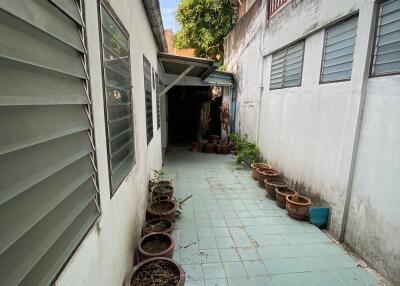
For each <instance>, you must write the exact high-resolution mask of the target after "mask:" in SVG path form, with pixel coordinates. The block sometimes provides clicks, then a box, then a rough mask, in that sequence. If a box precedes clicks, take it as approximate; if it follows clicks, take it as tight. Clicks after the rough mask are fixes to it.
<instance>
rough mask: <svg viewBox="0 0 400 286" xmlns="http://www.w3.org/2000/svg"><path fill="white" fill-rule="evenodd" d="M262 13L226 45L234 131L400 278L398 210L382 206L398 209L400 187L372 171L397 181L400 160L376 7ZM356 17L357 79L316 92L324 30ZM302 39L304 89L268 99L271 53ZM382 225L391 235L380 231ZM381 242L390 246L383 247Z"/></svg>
mask: <svg viewBox="0 0 400 286" xmlns="http://www.w3.org/2000/svg"><path fill="white" fill-rule="evenodd" d="M265 5H266V4H265V3H262V5H260V6H259V7H258V8H257V10H256V11H251V10H250V12H251V13H252V14H251V16H252V17H251V18H250V19H248V18H245V17H246V16H245V17H244V18H243V19H245V20H244V22H243V23H239V25H238V27H237V29H235V30H233V31H232V32H231V34H230V35H229V36H228V38H227V39H226V41H225V47H226V55H225V58H226V60H227V67H228V71H230V72H234V73H235V77H236V80H237V81H238V83H237V84H238V99H237V105H238V106H237V120H236V130H238V131H239V132H240V133H245V134H248V135H249V137H250V139H251V140H253V141H255V142H257V144H258V145H259V146H260V147H261V150H262V155H263V157H265V158H266V159H267V160H268V161H269V162H270V163H272V165H273V166H274V167H275V168H277V169H278V170H280V171H281V172H283V174H284V175H285V176H286V177H287V178H288V179H289V180H291V181H292V183H293V184H294V185H295V186H296V188H297V189H299V190H301V191H302V192H303V193H306V194H308V195H310V196H311V197H312V198H313V199H314V202H316V203H317V204H318V205H327V206H330V207H331V211H332V214H331V217H330V227H329V229H330V231H331V233H332V234H333V235H334V236H335V237H337V238H339V236H340V235H341V234H343V233H342V230H343V229H344V226H345V225H346V235H345V240H346V242H348V243H349V245H350V246H351V247H353V248H354V249H355V250H356V251H357V252H358V253H359V254H361V255H362V256H363V257H364V258H365V259H366V260H367V261H368V262H369V263H371V265H372V266H373V267H375V268H376V269H378V270H379V271H381V272H382V273H385V274H386V275H387V276H389V277H390V278H391V279H392V280H394V279H399V270H398V269H400V259H399V256H400V255H399V251H400V247H398V246H397V245H396V238H397V240H398V238H399V237H400V236H399V225H400V223H399V220H398V219H397V218H398V216H396V214H398V212H399V211H398V210H396V209H394V207H393V204H394V203H391V204H387V205H386V201H385V200H383V199H382V198H380V196H379V197H378V194H377V191H376V189H377V188H378V186H382V185H383V186H384V189H385V191H386V192H385V195H386V194H387V195H388V196H389V197H391V199H392V200H393V201H395V202H397V204H399V202H400V194H399V193H398V192H397V193H396V192H395V191H394V188H395V187H394V186H396V185H398V184H399V183H400V179H399V178H398V176H397V177H395V176H394V175H390V179H389V180H386V178H385V177H384V174H385V173H384V172H383V171H378V169H379V168H380V166H379V164H376V162H377V161H379V162H381V163H382V164H381V166H382V165H383V170H385V172H386V171H389V173H390V174H395V173H396V174H398V173H399V172H400V167H399V163H398V160H397V161H396V157H395V156H397V159H398V156H399V151H398V149H397V153H396V152H395V151H394V148H395V147H394V146H399V144H398V143H399V141H398V140H399V135H398V134H394V131H392V132H390V131H391V130H399V125H400V120H397V119H398V113H397V114H396V113H394V110H399V108H400V102H399V97H398V96H400V94H399V89H400V85H399V80H400V79H399V78H400V76H392V77H383V78H379V79H377V78H374V79H369V78H368V69H369V59H370V53H371V49H370V47H371V45H370V43H371V41H372V38H373V35H372V34H371V33H370V31H371V27H372V25H373V18H374V17H373V8H374V1H372V0H365V1H345V0H340V1H329V0H320V1H312V0H302V1H300V0H293V1H291V2H290V3H289V4H288V5H287V6H286V7H285V8H284V9H282V11H280V12H279V13H278V14H277V15H275V16H273V17H272V18H271V19H270V21H267V17H266V9H265V8H266V7H265ZM357 12H359V20H358V30H357V42H356V47H355V53H354V61H353V72H352V79H351V80H350V81H347V82H337V83H329V84H319V76H320V67H321V59H322V52H323V40H324V27H326V26H327V25H329V24H331V23H334V22H336V21H339V20H341V19H343V18H345V17H347V16H350V15H352V14H354V13H357ZM301 39H305V55H304V65H303V76H302V84H301V86H300V87H292V88H285V89H280V90H269V80H270V70H271V60H272V55H271V53H273V52H274V51H276V50H278V49H280V48H282V47H284V46H287V45H289V44H290V43H293V42H295V41H298V40H301ZM396 91H397V95H398V96H397V97H396V96H395V95H394V93H396ZM382 94H385V97H383V98H382V97H381V96H382ZM364 96H365V97H366V105H365V110H364V113H365V116H364V120H365V121H366V122H365V121H362V124H361V138H360V141H359V146H360V148H359V151H358V153H357V154H356V153H354V150H355V149H357V148H356V147H357V146H358V144H357V142H358V141H357V133H358V130H359V129H358V126H360V122H361V121H360V120H359V116H358V115H359V111H360V110H362V109H363V105H362V102H363V98H364ZM386 98H387V99H386ZM360 103H361V104H360ZM378 111H379V112H378ZM388 115H391V116H392V117H393V118H392V120H388V121H387V123H389V125H388V126H384V130H387V131H386V132H382V130H381V129H382V128H383V126H382V125H380V124H382V123H383V121H385V122H386V120H385V119H386V118H387V116H388ZM396 116H397V117H396ZM396 120H397V121H396ZM381 144H382V145H385V144H388V147H389V148H388V149H385V150H384V152H383V156H384V157H383V158H384V159H383V158H381V157H378V156H379V155H378V152H377V148H379V147H380V145H381ZM371 153H373V155H372V154H371ZM377 158H380V159H379V160H377ZM382 161H384V163H383V162H382ZM371 166H374V168H376V172H378V174H379V172H381V175H376V176H375V177H372V178H371V174H372V172H374V173H375V174H376V172H375V171H372V170H374V168H372V169H371ZM392 172H393V173H392ZM353 174H355V176H354V182H353V183H354V184H353V185H352V178H353V177H352V176H353ZM371 181H373V183H372V182H371ZM367 182H369V186H370V187H368V188H366V184H367ZM380 195H382V194H380ZM378 198H380V199H378ZM349 200H350V202H351V204H350V210H349V215H348V217H349V221H348V222H347V224H346V219H347V216H346V202H349ZM388 200H390V199H388ZM360 205H361V206H362V208H364V209H365V208H366V207H367V206H368V207H371V208H372V209H373V210H374V214H373V216H374V217H375V219H374V220H372V219H371V220H370V219H369V216H371V215H372V213H371V214H368V215H367V214H366V212H365V211H363V210H360V209H359V206H360ZM396 219H397V220H396ZM367 222H370V224H368V225H367ZM344 224H345V225H344ZM382 225H385V226H383V228H384V229H385V231H383V232H380V228H381V227H382ZM389 233H391V234H392V236H391V237H390V235H388V234H389ZM385 235H386V237H385V238H384V236H385ZM342 238H343V236H342ZM378 241H382V242H383V241H384V242H385V243H384V244H383V245H382V244H381V245H380V246H378V245H376V244H377V242H378ZM375 245H376V246H375ZM377 257H379V259H377Z"/></svg>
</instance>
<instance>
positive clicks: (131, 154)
mask: <svg viewBox="0 0 400 286" xmlns="http://www.w3.org/2000/svg"><path fill="white" fill-rule="evenodd" d="M100 12H101V13H100V14H101V15H100V16H101V37H102V52H103V75H104V79H103V81H104V89H105V102H106V107H105V108H106V120H107V126H106V127H107V137H108V138H107V145H108V157H109V158H108V160H109V168H110V183H111V194H112V195H113V194H114V193H115V192H116V190H117V189H118V187H119V185H120V184H121V183H122V181H123V180H124V179H125V177H126V176H127V174H128V173H129V171H130V170H131V169H132V166H133V165H134V162H135V142H134V136H133V134H134V133H133V132H134V125H133V118H132V95H131V75H130V61H129V56H130V53H129V39H128V35H127V34H126V33H125V32H124V31H123V28H121V27H122V26H121V24H120V23H117V21H116V20H115V16H114V15H112V14H111V12H110V11H109V9H107V7H106V6H105V5H104V4H103V3H102V4H101V5H100Z"/></svg>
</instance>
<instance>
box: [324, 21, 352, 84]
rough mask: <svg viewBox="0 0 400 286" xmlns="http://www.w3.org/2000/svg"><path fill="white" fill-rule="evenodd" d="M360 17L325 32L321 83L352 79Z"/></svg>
mask: <svg viewBox="0 0 400 286" xmlns="http://www.w3.org/2000/svg"><path fill="white" fill-rule="evenodd" d="M357 22H358V16H357V17H352V18H351V19H349V20H346V21H344V22H341V23H339V24H336V25H334V26H332V27H330V28H328V29H326V31H325V42H324V53H323V58H322V68H321V82H332V81H343V80H350V79H351V72H352V68H353V55H354V47H355V44H356V38H357Z"/></svg>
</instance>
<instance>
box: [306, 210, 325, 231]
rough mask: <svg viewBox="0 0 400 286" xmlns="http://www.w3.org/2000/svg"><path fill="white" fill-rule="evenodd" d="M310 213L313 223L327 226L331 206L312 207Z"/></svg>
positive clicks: (321, 226)
mask: <svg viewBox="0 0 400 286" xmlns="http://www.w3.org/2000/svg"><path fill="white" fill-rule="evenodd" d="M308 214H309V218H310V222H311V223H312V224H313V225H315V226H317V227H319V228H325V227H326V225H327V224H328V216H329V208H310V209H309V210H308Z"/></svg>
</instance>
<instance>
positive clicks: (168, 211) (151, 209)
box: [147, 200, 178, 219]
mask: <svg viewBox="0 0 400 286" xmlns="http://www.w3.org/2000/svg"><path fill="white" fill-rule="evenodd" d="M177 209H178V206H177V204H176V203H174V202H172V201H170V200H168V201H157V202H152V203H151V204H150V205H149V206H148V207H147V215H148V218H149V219H153V218H169V219H172V218H174V216H175V215H176V210H177Z"/></svg>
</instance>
